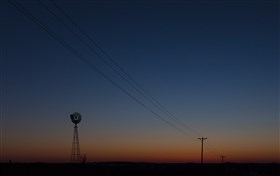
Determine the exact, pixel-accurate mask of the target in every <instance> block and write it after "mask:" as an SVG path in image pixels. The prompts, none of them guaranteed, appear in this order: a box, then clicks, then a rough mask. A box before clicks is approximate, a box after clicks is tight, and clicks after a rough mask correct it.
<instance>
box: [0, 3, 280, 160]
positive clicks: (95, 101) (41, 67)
mask: <svg viewBox="0 0 280 176" xmlns="http://www.w3.org/2000/svg"><path fill="white" fill-rule="evenodd" d="M19 2H20V3H21V5H22V6H24V7H25V8H26V9H28V10H29V11H30V12H31V13H32V14H33V15H34V16H35V17H36V18H38V19H39V20H40V21H42V23H44V25H46V26H48V27H49V28H50V29H51V30H52V31H54V32H55V33H57V35H59V36H60V37H62V38H63V39H64V40H66V41H67V42H69V43H70V44H71V45H72V46H73V47H74V48H75V49H77V50H79V52H81V53H82V54H83V55H84V56H85V57H86V58H87V59H88V60H90V62H91V63H92V64H94V65H95V66H96V67H97V68H99V69H100V70H102V71H103V72H105V73H106V74H107V75H108V76H109V77H110V78H111V79H113V80H115V81H116V82H117V83H118V84H119V85H121V86H122V87H123V88H125V89H126V90H127V91H129V92H130V93H131V94H132V95H133V96H135V97H137V98H138V99H139V100H140V101H142V102H143V103H145V104H146V105H147V106H149V107H150V108H151V109H152V110H153V111H155V112H157V113H159V114H161V115H162V117H163V118H165V119H167V120H169V121H171V120H170V119H168V117H167V116H165V115H164V114H162V113H161V112H160V111H158V109H156V108H155V107H154V106H153V105H152V104H151V103H149V102H147V101H146V100H145V99H144V98H143V97H142V96H141V95H139V94H138V93H137V92H136V91H134V90H133V89H132V88H131V87H129V85H128V84H126V83H125V82H124V81H123V80H121V79H120V78H119V77H118V76H117V75H116V74H115V73H114V72H112V70H110V68H109V67H107V66H106V65H104V64H103V63H102V62H100V60H99V58H98V57H97V56H96V55H94V54H92V53H91V52H90V50H89V49H88V48H86V46H85V45H83V44H82V43H81V42H80V41H79V40H78V39H77V38H75V36H74V35H72V34H71V33H70V32H69V31H68V30H67V29H66V28H65V27H64V26H63V25H62V24H61V23H59V21H57V20H56V18H54V16H52V15H51V14H50V13H48V11H46V9H44V8H43V7H42V6H41V5H40V4H39V3H38V1H36V0H26V1H19ZM43 2H44V4H45V5H47V6H48V7H49V8H51V9H52V10H54V11H55V13H56V14H57V15H58V16H60V17H61V18H62V19H63V20H64V21H65V22H67V24H69V25H71V23H69V21H67V19H66V18H65V17H64V16H63V15H62V14H61V13H59V11H58V10H57V9H56V8H55V7H54V6H52V4H51V3H50V2H49V1H43ZM55 2H56V3H57V4H58V5H59V6H60V7H61V8H62V9H63V10H65V11H66V12H67V13H68V14H69V15H70V16H71V17H72V18H73V19H74V20H75V21H76V22H77V23H78V24H79V26H80V27H81V28H83V29H84V30H85V31H86V32H87V33H88V34H89V35H90V36H91V37H94V38H95V40H96V41H97V42H98V43H99V44H100V45H101V46H102V48H103V49H104V50H105V51H106V52H107V53H108V54H109V55H110V56H111V57H112V58H113V59H114V60H115V61H116V62H117V63H118V64H119V65H121V66H122V67H123V68H124V69H125V70H126V71H127V72H128V73H129V74H130V75H131V76H132V77H133V78H134V79H135V80H137V82H138V83H139V84H141V85H142V86H143V87H144V88H145V89H146V90H148V92H149V93H150V94H151V95H153V97H155V98H156V99H157V100H158V101H160V102H161V103H162V104H163V105H164V106H165V107H166V108H167V109H168V110H169V111H170V112H172V113H173V114H174V115H175V116H176V117H177V118H178V119H180V120H181V121H183V122H184V123H185V124H186V125H187V126H188V127H190V128H191V129H192V130H193V131H195V132H196V133H199V135H196V134H193V133H191V131H189V130H186V133H187V134H183V133H181V132H179V131H177V130H176V129H175V128H172V127H171V126H169V125H168V124H166V123H165V122H164V121H162V120H160V119H159V118H157V117H156V116H154V115H153V114H152V113H151V112H149V111H148V110H147V109H145V108H143V107H142V106H140V105H139V104H138V103H137V102H135V101H134V100H133V99H131V98H130V97H128V96H127V95H126V94H124V93H123V92H122V91H121V90H120V89H118V88H116V87H115V86H114V85H113V84H111V83H110V82H109V81H108V80H106V79H104V78H103V77H102V76H100V75H99V74H98V73H97V72H95V71H94V70H93V69H92V68H91V67H89V65H87V64H85V63H84V62H82V61H81V60H80V59H79V58H77V57H76V56H74V55H73V54H72V53H71V52H70V51H69V50H67V49H65V48H64V47H63V46H62V45H61V44H60V43H59V42H57V41H56V40H55V39H54V38H52V37H51V36H50V35H49V34H48V33H47V32H45V31H44V30H43V29H42V28H40V27H39V26H38V25H37V24H35V23H34V22H33V21H31V20H30V19H29V18H28V17H26V16H24V15H23V14H22V13H21V12H20V11H19V10H17V9H16V8H15V7H14V6H12V5H11V3H9V2H8V1H7V0H2V1H1V161H8V160H13V161H45V162H64V161H69V159H70V152H71V143H72V135H73V124H72V123H71V121H70V116H69V115H70V114H71V113H73V112H76V111H78V112H80V113H81V114H82V116H83V117H82V122H81V123H80V124H79V125H78V126H79V137H80V146H81V153H86V154H87V159H88V161H153V162H199V160H200V141H199V140H197V139H196V138H197V137H201V136H202V135H203V136H205V137H208V139H207V140H206V141H205V145H206V146H205V160H206V162H220V155H225V156H226V158H225V160H226V161H230V162H275V161H277V162H279V60H278V59H279V3H278V1H271V0H266V1H262V0H260V1H251V0H246V1H240V0H238V1H233V0H230V1H211V0H210V1H199V0H198V1H181V0H179V1H171V0H168V1H157V0H153V1H146V0H145V1H139V0H138V1H124V0H121V1H106V0H104V1H102V0H97V1H95V0H93V1H88V0H81V1H73V0H72V1H66V0H63V1H58V0H55ZM71 29H73V30H74V31H75V32H77V33H78V32H79V31H78V30H77V29H76V28H75V27H74V26H73V25H72V26H71ZM171 123H173V122H172V121H171ZM200 134H201V135H200Z"/></svg>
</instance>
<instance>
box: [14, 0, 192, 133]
mask: <svg viewBox="0 0 280 176" xmlns="http://www.w3.org/2000/svg"><path fill="white" fill-rule="evenodd" d="M8 1H9V2H10V3H11V4H12V5H13V6H14V7H16V8H17V9H18V10H19V11H20V12H22V13H23V14H24V15H25V16H27V17H28V18H29V19H31V20H32V21H33V22H34V23H35V24H37V25H39V26H40V27H41V28H42V29H43V30H44V31H46V32H47V33H48V34H50V35H51V36H52V37H53V38H54V39H55V40H57V41H58V42H59V43H60V44H61V45H62V46H64V47H65V48H66V49H68V50H70V52H72V54H74V55H75V56H76V57H77V58H79V59H80V60H81V61H83V62H84V63H85V64H87V65H88V66H90V67H91V68H92V69H93V70H95V71H96V72H97V73H98V74H100V75H101V76H102V77H104V78H105V79H107V80H108V81H109V82H110V83H111V84H113V85H114V86H116V87H117V88H118V89H120V90H121V91H122V92H123V93H125V94H126V95H127V96H129V97H130V98H131V99H133V100H134V101H136V102H137V103H138V104H140V105H141V106H142V107H144V108H145V109H147V110H148V111H150V112H151V113H152V114H153V115H154V116H156V117H157V118H158V119H160V120H162V121H164V122H165V123H167V124H168V125H169V126H171V127H173V128H174V129H176V130H178V131H180V132H182V133H184V134H187V133H185V131H182V130H181V129H180V128H178V126H176V125H174V124H173V123H171V122H169V121H168V120H166V119H165V118H163V117H162V116H160V115H159V114H158V113H156V112H155V111H153V110H152V109H151V108H149V107H148V106H147V105H145V104H144V103H143V102H141V101H140V100H138V99H137V98H136V97H135V96H133V95H132V94H130V93H129V92H128V91H127V90H125V89H124V88H123V87H121V86H120V85H119V84H117V83H116V82H115V81H114V80H112V79H111V78H110V77H108V76H107V75H106V74H105V73H103V72H102V71H101V70H99V69H98V68H97V67H96V66H95V65H93V64H92V63H91V62H89V61H88V60H87V59H86V58H85V57H84V56H83V55H82V54H81V53H80V52H79V51H77V50H76V49H75V48H73V47H72V46H71V45H70V44H69V43H67V42H66V41H65V40H63V39H62V38H61V37H59V36H58V35H56V33H54V32H53V31H52V30H50V29H49V28H48V27H47V26H46V25H44V24H43V23H42V22H41V21H40V20H38V19H37V18H36V17H35V16H34V15H32V13H30V12H29V11H28V10H27V9H26V8H24V7H23V6H22V5H20V4H19V3H18V2H16V1H14V0H8Z"/></svg>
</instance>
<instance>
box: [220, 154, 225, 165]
mask: <svg viewBox="0 0 280 176" xmlns="http://www.w3.org/2000/svg"><path fill="white" fill-rule="evenodd" d="M221 158H222V164H224V158H225V156H224V155H222V156H221Z"/></svg>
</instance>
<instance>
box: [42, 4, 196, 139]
mask: <svg viewBox="0 0 280 176" xmlns="http://www.w3.org/2000/svg"><path fill="white" fill-rule="evenodd" d="M38 1H39V2H40V0H38ZM49 1H50V2H51V3H52V4H53V5H54V6H55V7H56V8H57V9H58V10H59V11H60V12H61V13H62V14H63V15H64V16H65V17H66V18H67V19H68V20H69V21H70V22H71V23H72V24H73V25H74V26H75V27H76V28H77V29H78V30H79V31H80V32H81V33H82V34H83V35H84V36H85V37H86V38H87V39H88V40H89V41H90V42H91V43H92V44H93V45H94V46H96V47H97V48H98V49H99V50H100V51H101V52H102V53H103V54H104V56H105V57H106V58H107V59H109V61H110V62H111V63H109V62H108V61H107V60H105V59H104V58H103V57H101V56H100V55H99V54H98V53H97V52H96V51H95V50H94V49H93V48H92V47H91V46H90V45H89V44H88V43H87V42H85V41H84V40H83V39H82V38H81V37H79V35H77V34H76V33H75V32H74V31H73V30H72V29H71V28H70V27H69V26H68V25H67V24H66V23H64V22H63V20H61V19H60V18H59V17H58V16H57V15H56V14H55V13H53V12H52V11H51V10H50V9H49V8H48V7H47V6H45V5H44V4H43V3H41V2H40V4H41V5H43V6H44V7H45V8H46V9H47V10H48V11H49V12H50V13H51V14H52V15H53V16H55V17H56V18H57V19H58V20H59V21H60V22H61V23H62V24H63V25H64V26H65V27H66V28H67V29H68V30H69V31H70V32H71V33H73V34H74V35H75V36H76V37H77V38H78V39H79V40H81V41H82V42H83V43H84V44H85V45H86V46H87V47H88V48H89V49H90V50H91V51H92V52H93V53H94V54H96V55H97V56H98V57H99V59H101V60H102V61H103V62H104V63H105V64H107V65H108V66H109V67H110V68H111V69H112V70H113V71H114V72H116V73H117V74H118V75H119V76H120V77H121V78H123V79H124V80H125V81H126V82H127V83H128V84H129V85H130V86H131V87H133V88H134V89H135V90H136V91H137V92H138V93H140V94H141V95H142V96H143V97H144V98H146V99H147V100H148V101H149V102H150V103H152V104H153V105H154V106H155V107H157V108H158V109H159V110H160V111H161V112H163V113H164V114H166V115H167V116H168V117H169V118H170V119H171V120H173V121H174V122H175V123H176V124H177V125H179V126H180V127H181V128H185V129H187V130H189V131H190V132H192V133H193V134H195V135H200V134H199V133H198V132H196V131H194V130H193V129H192V128H190V127H188V126H187V125H186V124H185V123H184V122H183V121H181V120H180V119H178V118H177V117H176V116H175V115H173V114H172V113H170V111H168V110H167V108H166V107H164V106H163V105H162V104H161V103H160V102H159V101H158V100H156V99H155V98H154V97H153V96H152V95H151V94H149V93H148V91H147V90H145V89H144V88H143V87H142V86H141V85H140V84H139V83H137V81H136V80H135V79H133V77H132V76H130V75H129V74H128V73H127V72H126V71H125V70H124V69H123V68H122V67H121V66H120V65H119V64H118V63H117V62H116V61H115V60H114V59H113V58H112V57H111V56H109V54H107V52H106V51H105V50H104V49H102V47H101V46H100V45H99V44H98V43H97V42H96V41H95V40H94V39H93V38H92V37H91V36H89V35H88V34H87V33H86V32H85V31H84V30H83V29H82V28H81V27H80V26H79V25H78V24H77V23H76V22H75V21H74V20H73V19H72V18H71V17H70V15H68V14H67V13H66V12H65V11H64V10H63V9H62V8H61V7H60V6H58V5H57V4H56V3H55V2H54V1H53V0H49ZM112 64H113V65H112ZM114 66H115V67H116V68H117V69H118V70H119V71H120V72H119V71H118V70H116V69H115V67H114ZM124 76H125V77H124Z"/></svg>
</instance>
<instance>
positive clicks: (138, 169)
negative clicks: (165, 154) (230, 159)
mask: <svg viewBox="0 0 280 176" xmlns="http://www.w3.org/2000/svg"><path fill="white" fill-rule="evenodd" d="M279 166H280V164H233V163H225V164H204V165H203V166H201V165H200V164H189V163H186V164H183V163H180V164H155V163H86V164H50V163H1V175H2V176H6V175H7V176H10V175H18V176H24V175H26V176H33V175H34V176H35V175H36V176H45V175H52V176H61V175H67V176H72V175H75V176H76V175H82V176H83V175H85V176H88V175H91V176H92V175H93V176H111V175H113V176H114V175H117V176H183V175H185V176H259V175H262V176H279V175H280V172H279Z"/></svg>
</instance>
